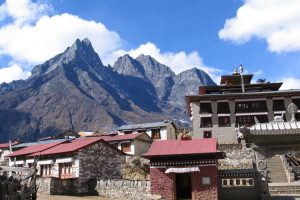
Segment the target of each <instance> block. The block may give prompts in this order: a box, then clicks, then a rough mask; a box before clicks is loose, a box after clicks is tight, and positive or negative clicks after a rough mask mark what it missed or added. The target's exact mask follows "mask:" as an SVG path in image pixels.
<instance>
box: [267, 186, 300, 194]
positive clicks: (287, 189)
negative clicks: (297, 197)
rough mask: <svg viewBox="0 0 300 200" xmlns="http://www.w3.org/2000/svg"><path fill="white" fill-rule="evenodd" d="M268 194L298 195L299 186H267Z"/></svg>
mask: <svg viewBox="0 0 300 200" xmlns="http://www.w3.org/2000/svg"><path fill="white" fill-rule="evenodd" d="M269 192H270V194H271V195H278V194H300V185H289V184H288V183H282V184H281V185H278V184H276V185H272V184H269Z"/></svg>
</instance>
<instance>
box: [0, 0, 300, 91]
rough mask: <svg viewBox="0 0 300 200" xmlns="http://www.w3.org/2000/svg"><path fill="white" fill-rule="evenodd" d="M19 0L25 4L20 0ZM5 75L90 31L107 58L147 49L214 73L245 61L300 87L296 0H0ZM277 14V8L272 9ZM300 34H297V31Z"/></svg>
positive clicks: (24, 73) (22, 70) (259, 74)
mask: <svg viewBox="0 0 300 200" xmlns="http://www.w3.org/2000/svg"><path fill="white" fill-rule="evenodd" d="M20 2H21V3H20ZM0 4H1V6H0V68H1V69H0V82H2V81H6V82H9V81H11V80H14V79H19V78H26V77H28V76H29V75H30V73H29V72H30V70H31V68H32V67H33V66H34V65H36V64H40V63H42V62H43V61H45V60H47V59H49V58H51V57H52V56H54V55H56V54H57V53H60V52H61V51H63V50H64V49H65V48H66V47H67V46H70V45H71V44H72V43H73V42H74V40H75V39H76V38H81V39H83V38H85V37H88V38H89V39H90V40H91V41H92V44H93V46H94V48H95V49H96V51H97V52H98V54H99V55H100V57H101V59H102V60H103V62H104V63H105V64H113V62H114V61H115V60H116V58H117V57H118V56H121V55H123V54H125V53H129V54H130V55H132V56H133V57H136V56H138V55H139V54H140V53H144V54H150V55H152V56H153V57H154V58H156V59H157V60H158V61H160V62H162V63H164V64H166V65H168V66H170V67H171V68H172V69H173V70H174V71H175V72H176V73H180V72H181V71H183V70H186V69H188V68H191V67H199V68H201V69H204V70H205V71H207V72H208V73H209V74H210V75H211V76H212V77H213V78H214V80H218V78H219V76H220V75H221V74H224V73H225V74H226V73H229V72H232V71H233V69H234V68H235V67H237V66H238V65H239V64H240V63H242V64H243V65H244V66H245V68H246V69H247V71H248V72H250V73H254V74H256V78H266V79H267V80H270V81H283V80H285V81H286V82H287V83H286V85H285V88H300V37H298V35H300V6H299V5H298V4H299V3H297V0H286V1H284V4H282V1H279V0H245V1H242V0H226V1H220V0H202V1H199V0H190V1H184V0H164V1H159V0H153V1H148V2H146V1H138V0H129V1H122V0H109V1H103V0H100V1H99V0H89V1H86V0H76V1H74V0H46V1H30V0H6V1H3V0H2V1H0ZM273 13H276V15H273ZM298 33H299V34H298Z"/></svg>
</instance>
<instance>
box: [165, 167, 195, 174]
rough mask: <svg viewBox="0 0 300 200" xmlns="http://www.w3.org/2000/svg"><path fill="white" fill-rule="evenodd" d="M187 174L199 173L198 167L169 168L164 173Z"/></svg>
mask: <svg viewBox="0 0 300 200" xmlns="http://www.w3.org/2000/svg"><path fill="white" fill-rule="evenodd" d="M189 172H200V168H199V167H170V168H168V169H167V170H166V172H165V173H166V174H169V173H176V174H181V173H189Z"/></svg>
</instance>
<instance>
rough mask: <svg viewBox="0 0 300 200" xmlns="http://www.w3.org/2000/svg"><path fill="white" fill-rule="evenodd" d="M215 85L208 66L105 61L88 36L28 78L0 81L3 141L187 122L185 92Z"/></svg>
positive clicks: (142, 59)
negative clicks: (179, 69) (176, 68)
mask: <svg viewBox="0 0 300 200" xmlns="http://www.w3.org/2000/svg"><path fill="white" fill-rule="evenodd" d="M200 85H215V83H214V82H213V81H212V79H211V78H210V77H209V75H208V74H206V73H205V72H204V71H202V70H200V69H197V68H193V69H189V70H186V71H184V72H181V73H180V74H177V75H176V74H175V73H174V72H173V71H172V70H171V69H170V68H169V67H168V66H166V65H163V64H161V63H159V62H157V61H156V60H155V59H154V58H152V57H151V56H148V55H140V56H138V57H137V58H136V59H134V58H132V57H130V56H129V55H124V56H122V57H120V58H118V60H117V61H116V62H115V63H114V65H113V66H110V65H109V66H104V65H103V64H102V62H101V59H100V58H99V56H98V55H97V53H96V52H95V51H94V49H93V47H92V45H91V43H90V41H89V40H88V39H84V40H82V41H81V40H79V39H77V40H76V42H75V43H74V44H73V45H72V46H71V47H68V48H67V49H66V50H65V51H64V52H63V53H61V54H58V55H57V56H55V57H53V58H51V59H50V60H48V61H46V62H45V63H43V64H41V65H37V66H35V67H34V68H33V70H32V72H31V76H30V77H29V78H28V79H26V80H18V81H13V82H11V83H2V84H1V85H0V122H1V123H0V141H7V140H9V139H14V138H19V139H21V140H24V141H29V140H32V141H33V140H36V139H38V138H42V137H46V136H51V135H56V134H59V133H61V132H62V131H66V130H74V131H101V130H113V129H115V128H117V127H118V126H120V125H122V124H129V123H143V122H154V121H161V120H165V119H169V120H175V122H176V121H177V122H180V121H186V122H188V115H187V111H186V103H185V95H188V94H196V93H197V92H198V87H199V86H200Z"/></svg>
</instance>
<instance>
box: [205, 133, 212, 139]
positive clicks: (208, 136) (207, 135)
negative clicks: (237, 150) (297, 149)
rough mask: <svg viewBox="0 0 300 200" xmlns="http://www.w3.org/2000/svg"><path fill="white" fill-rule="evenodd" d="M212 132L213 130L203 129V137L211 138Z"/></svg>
mask: <svg viewBox="0 0 300 200" xmlns="http://www.w3.org/2000/svg"><path fill="white" fill-rule="evenodd" d="M211 137H212V132H211V131H203V138H211Z"/></svg>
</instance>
